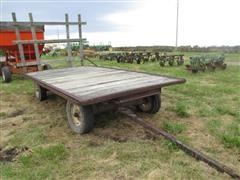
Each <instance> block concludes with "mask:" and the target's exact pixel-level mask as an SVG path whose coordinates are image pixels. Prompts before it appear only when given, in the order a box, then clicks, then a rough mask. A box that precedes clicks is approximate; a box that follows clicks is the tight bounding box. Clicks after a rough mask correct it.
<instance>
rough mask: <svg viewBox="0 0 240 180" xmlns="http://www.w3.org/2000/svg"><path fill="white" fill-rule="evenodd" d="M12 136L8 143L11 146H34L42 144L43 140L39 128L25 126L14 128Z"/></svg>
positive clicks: (42, 134)
mask: <svg viewBox="0 0 240 180" xmlns="http://www.w3.org/2000/svg"><path fill="white" fill-rule="evenodd" d="M13 133H14V134H13V137H12V138H11V139H10V140H9V142H8V144H9V145H11V146H29V147H32V146H36V145H39V144H42V143H43V142H44V140H45V135H44V133H43V131H42V129H40V128H36V127H35V128H33V127H32V128H30V127H29V128H27V129H23V130H16V131H15V132H13Z"/></svg>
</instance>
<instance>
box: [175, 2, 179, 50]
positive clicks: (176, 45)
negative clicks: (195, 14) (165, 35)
mask: <svg viewBox="0 0 240 180" xmlns="http://www.w3.org/2000/svg"><path fill="white" fill-rule="evenodd" d="M178 10H179V0H177V20H176V44H175V47H176V50H177V48H178Z"/></svg>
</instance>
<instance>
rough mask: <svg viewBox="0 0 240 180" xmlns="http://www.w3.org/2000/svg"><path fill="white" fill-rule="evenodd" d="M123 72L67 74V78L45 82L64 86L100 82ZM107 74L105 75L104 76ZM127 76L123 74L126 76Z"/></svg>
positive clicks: (111, 78) (114, 77)
mask: <svg viewBox="0 0 240 180" xmlns="http://www.w3.org/2000/svg"><path fill="white" fill-rule="evenodd" d="M122 75H123V74H122V72H114V71H113V72H107V73H99V72H97V73H91V74H89V75H88V74H84V75H83V76H76V75H72V76H67V78H65V77H63V78H61V79H57V80H56V79H54V80H52V79H50V80H47V81H46V82H47V83H51V84H53V85H54V86H58V85H64V86H70V87H71V86H76V85H77V84H78V83H81V84H86V83H88V82H95V83H97V82H102V81H106V79H108V80H116V79H117V78H119V77H121V76H122ZM106 76H107V77H106ZM126 77H127V76H125V78H126Z"/></svg>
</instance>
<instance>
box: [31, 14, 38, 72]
mask: <svg viewBox="0 0 240 180" xmlns="http://www.w3.org/2000/svg"><path fill="white" fill-rule="evenodd" d="M28 16H29V20H30V23H31V26H30V28H31V32H32V39H33V40H34V41H36V40H37V35H36V31H35V27H34V26H33V25H32V24H33V16H32V13H29V14H28ZM34 52H35V57H36V61H37V65H38V70H39V71H40V70H41V65H40V64H41V63H40V58H39V57H40V56H39V49H38V44H37V43H34Z"/></svg>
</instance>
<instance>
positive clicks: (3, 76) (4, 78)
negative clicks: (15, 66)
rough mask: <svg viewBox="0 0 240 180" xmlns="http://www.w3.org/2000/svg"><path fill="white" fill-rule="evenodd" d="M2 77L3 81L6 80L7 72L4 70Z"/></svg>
mask: <svg viewBox="0 0 240 180" xmlns="http://www.w3.org/2000/svg"><path fill="white" fill-rule="evenodd" d="M2 78H3V81H5V80H6V77H5V74H4V73H3V72H2Z"/></svg>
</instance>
